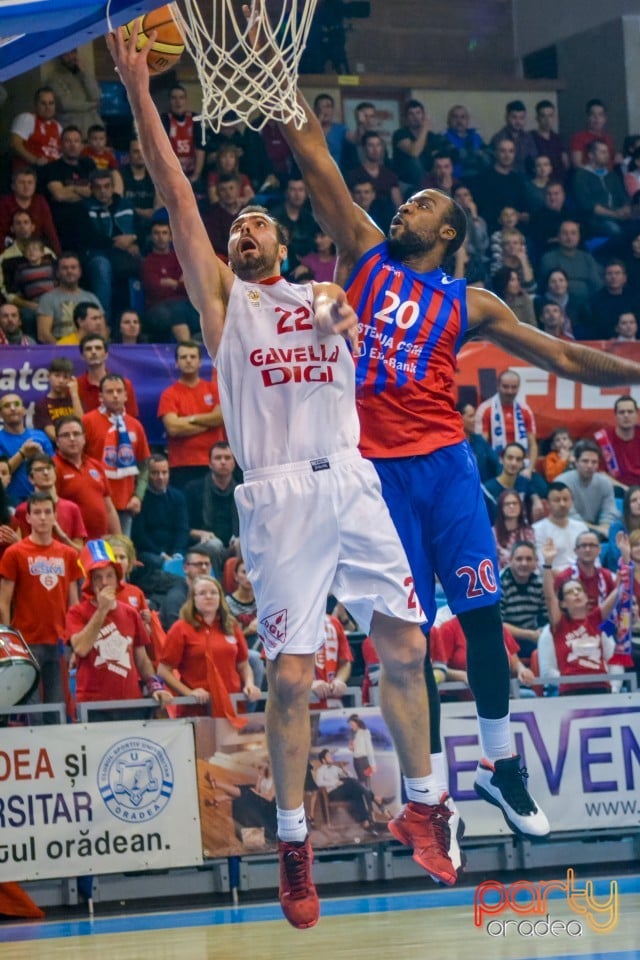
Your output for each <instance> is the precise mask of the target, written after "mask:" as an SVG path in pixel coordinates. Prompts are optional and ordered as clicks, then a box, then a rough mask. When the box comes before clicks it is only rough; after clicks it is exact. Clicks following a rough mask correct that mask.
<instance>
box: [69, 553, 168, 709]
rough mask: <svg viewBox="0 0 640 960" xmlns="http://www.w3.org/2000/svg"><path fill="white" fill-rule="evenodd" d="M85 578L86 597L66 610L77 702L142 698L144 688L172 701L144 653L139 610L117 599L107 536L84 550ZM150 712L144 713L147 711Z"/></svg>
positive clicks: (116, 573)
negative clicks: (74, 658)
mask: <svg viewBox="0 0 640 960" xmlns="http://www.w3.org/2000/svg"><path fill="white" fill-rule="evenodd" d="M81 563H82V568H83V570H84V573H85V576H86V580H85V584H84V588H83V598H82V600H81V601H80V603H78V604H76V605H75V606H73V607H72V608H71V609H70V610H69V612H68V614H67V633H68V636H69V644H70V645H71V648H72V649H73V652H74V653H75V655H76V657H77V674H76V699H77V701H78V703H85V702H87V701H92V700H93V701H100V700H137V699H139V698H140V699H141V691H140V681H141V680H142V681H143V682H144V684H145V692H146V695H147V696H148V697H151V698H152V699H153V700H155V701H156V702H157V703H159V704H163V703H165V702H167V701H168V700H170V699H172V698H171V695H170V694H169V693H168V692H167V691H166V690H165V689H164V686H163V684H162V682H161V681H160V679H159V678H158V677H156V676H154V673H153V665H152V663H151V660H150V659H149V656H148V654H147V651H146V644H147V643H148V639H149V637H148V633H147V630H146V627H145V625H144V623H143V622H142V619H141V617H140V614H139V613H138V612H137V610H135V609H134V607H132V606H130V605H129V604H128V603H123V602H121V601H120V600H118V598H117V597H118V588H119V584H120V581H121V580H122V570H121V568H120V565H119V564H118V563H117V562H116V560H115V557H114V555H113V551H112V550H111V548H110V546H109V545H108V544H107V543H106V542H105V541H103V540H91V541H90V542H89V543H88V544H87V546H86V547H85V548H84V550H83V551H82V555H81ZM145 713H146V712H145ZM139 718H140V711H138V710H136V709H134V710H133V711H128V710H126V711H122V710H104V711H103V710H101V711H94V712H93V713H92V714H91V719H92V720H129V719H131V720H133V719H139Z"/></svg>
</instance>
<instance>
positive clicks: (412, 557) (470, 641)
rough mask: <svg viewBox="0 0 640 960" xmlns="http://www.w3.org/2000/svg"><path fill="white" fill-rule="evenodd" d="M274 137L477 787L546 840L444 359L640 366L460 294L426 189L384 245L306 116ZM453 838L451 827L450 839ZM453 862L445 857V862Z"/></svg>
mask: <svg viewBox="0 0 640 960" xmlns="http://www.w3.org/2000/svg"><path fill="white" fill-rule="evenodd" d="M299 102H300V103H301V105H302V106H303V107H304V109H305V113H306V122H305V123H304V124H303V125H302V127H301V128H300V129H297V128H296V127H295V125H294V124H293V122H291V123H288V124H287V125H286V126H285V128H284V130H285V135H286V138H287V141H288V142H289V145H290V146H291V149H292V151H293V154H294V157H295V159H296V162H297V164H298V166H299V168H300V170H301V172H302V175H303V177H304V180H305V183H306V185H307V189H308V191H309V196H310V198H311V202H312V205H313V211H314V216H315V218H316V220H317V221H318V223H319V224H320V225H321V227H322V229H323V230H324V231H325V232H326V233H328V234H329V236H331V237H332V239H333V241H334V243H335V244H336V247H337V250H338V263H337V274H336V279H337V281H338V282H339V283H342V284H343V285H344V286H345V289H346V290H347V296H348V298H349V302H350V303H351V305H352V306H353V307H354V309H355V310H356V312H357V313H358V316H359V318H360V321H361V323H360V331H361V335H362V337H363V345H362V350H361V355H360V357H359V358H358V363H357V372H356V385H357V391H358V393H357V397H358V409H359V412H360V420H361V428H362V440H361V450H362V452H363V454H364V455H365V456H366V457H369V458H371V459H372V460H373V462H374V464H375V467H376V470H377V471H378V474H379V476H380V478H381V481H382V490H383V495H384V497H385V500H386V501H387V504H388V506H389V509H390V512H391V516H392V518H393V520H394V523H395V525H396V528H397V529H398V532H399V534H400V538H401V540H402V542H403V544H404V546H405V549H406V550H407V555H408V557H409V562H410V565H411V568H412V573H413V576H414V580H415V584H416V591H417V595H418V597H419V598H420V602H421V604H422V606H423V607H424V609H425V611H426V615H427V619H428V621H429V622H430V623H431V622H433V617H434V613H435V591H434V584H435V575H436V574H437V576H438V577H439V579H440V582H441V583H442V585H443V587H444V589H445V592H446V594H447V597H448V600H449V604H450V606H451V608H452V610H453V611H454V612H455V613H457V614H458V616H459V617H460V622H461V623H462V626H463V629H464V632H465V635H466V638H467V645H468V672H469V682H470V685H471V688H472V690H473V692H474V695H475V698H476V702H477V709H478V715H479V726H480V745H481V750H482V754H483V757H482V759H481V761H480V763H479V766H478V771H477V775H476V790H477V792H478V793H480V794H481V795H482V796H484V797H485V798H486V799H487V800H489V802H490V803H492V804H495V805H497V806H499V807H500V809H501V810H502V812H503V814H504V816H505V818H506V820H507V822H508V823H509V825H510V826H511V828H512V829H514V830H516V831H517V832H519V833H523V834H525V835H529V836H531V835H533V836H536V837H540V836H544V835H546V834H547V833H548V832H549V824H548V821H547V818H546V816H545V815H544V813H543V812H542V811H541V810H540V809H539V808H538V806H537V805H536V803H535V801H534V800H533V798H532V797H531V796H530V795H529V793H528V791H527V788H526V771H525V770H524V769H523V768H522V767H521V764H520V758H519V757H518V756H513V753H512V747H511V737H510V729H509V664H508V659H507V656H506V652H505V649H504V644H503V642H502V626H501V621H500V612H499V602H500V589H499V584H498V576H497V560H496V553H495V542H494V538H493V534H492V531H491V528H490V526H489V522H488V517H487V513H486V510H485V508H484V504H483V502H482V494H481V485H480V479H479V476H478V472H477V468H476V464H475V461H474V458H473V456H472V453H471V451H470V449H469V447H468V444H467V442H466V441H465V435H464V430H463V425H462V421H461V418H460V416H459V414H458V413H457V412H456V410H455V402H456V391H455V373H456V353H457V351H458V349H459V348H460V346H461V344H462V342H463V340H464V339H465V337H467V336H469V335H470V334H473V335H475V336H477V337H483V338H485V339H487V340H491V341H492V342H494V343H497V344H498V345H499V346H501V347H502V348H503V349H506V350H508V351H509V352H511V353H514V354H516V355H517V356H519V357H522V358H523V359H525V360H528V361H529V362H531V363H534V364H535V365H536V366H540V367H543V368H544V369H547V370H551V371H553V372H555V373H557V374H558V375H560V376H562V377H566V378H568V379H572V380H583V381H586V382H589V383H594V384H602V385H613V384H616V383H625V384H628V383H638V382H640V366H639V365H638V364H636V363H633V362H631V361H628V360H624V359H622V358H617V357H615V358H614V357H612V356H610V355H607V354H604V353H601V352H599V351H595V350H592V349H589V348H587V347H585V346H582V345H577V344H574V343H570V342H567V341H558V340H554V339H553V338H552V337H549V336H547V335H546V334H544V333H542V332H541V331H539V330H537V329H535V328H533V327H531V326H529V325H527V324H522V323H520V322H519V321H518V319H517V318H516V316H515V315H514V314H513V312H512V311H511V310H510V309H509V308H508V307H507V306H506V304H505V303H504V302H503V301H501V300H500V299H499V298H498V297H496V296H495V295H494V294H492V293H490V292H489V291H487V290H484V289H480V288H469V289H467V287H466V283H465V281H464V280H458V279H454V278H452V277H449V276H447V275H446V274H445V273H444V272H443V270H442V268H441V264H442V262H443V261H444V260H445V259H446V258H448V257H451V256H452V255H453V254H454V253H455V251H456V249H458V248H459V246H460V245H461V244H462V242H463V240H464V236H465V230H466V218H465V215H464V211H463V210H462V209H461V208H460V207H459V206H458V204H457V203H456V202H455V201H454V200H452V199H451V198H450V197H448V196H447V195H445V194H444V193H441V192H439V191H437V190H420V191H418V192H417V193H415V194H414V195H413V196H411V197H410V198H409V199H408V200H407V201H406V202H405V203H403V204H402V205H401V206H400V208H399V209H398V211H397V213H396V215H395V217H394V218H393V220H392V221H391V227H390V230H389V236H388V238H385V237H384V235H383V234H382V232H381V231H380V230H379V229H378V228H377V227H376V226H375V224H373V223H372V221H371V220H370V219H369V218H368V217H367V215H366V214H365V213H364V212H363V211H362V210H361V209H360V208H359V207H357V206H356V205H354V204H353V203H352V202H351V199H350V196H349V193H348V190H347V188H346V185H345V183H344V180H343V178H342V176H341V175H340V172H339V171H338V169H337V167H336V166H335V164H334V163H333V161H332V160H331V158H330V156H329V153H328V150H327V148H326V143H325V140H324V137H323V136H322V131H321V130H320V128H319V125H318V123H317V119H316V117H315V116H314V114H313V111H312V110H311V109H310V108H309V106H308V105H307V104H306V103H305V102H304V98H303V97H302V96H301V95H299ZM429 678H430V679H429V682H430V693H431V696H430V702H431V705H432V716H431V730H432V736H433V742H432V754H435V755H436V756H435V758H434V756H433V755H432V764H433V765H434V771H435V772H436V773H439V775H440V778H441V779H440V783H439V789H442V790H443V791H444V790H446V771H445V764H444V757H443V755H442V748H441V744H440V738H439V714H438V696H437V693H435V682H434V681H433V675H432V671H431V670H429ZM457 832H458V831H457V830H453V829H452V830H451V838H452V840H453V839H454V838H455V836H456V835H457ZM457 857H459V853H458V852H457V851H455V850H452V859H453V862H454V863H455V862H456V858H457Z"/></svg>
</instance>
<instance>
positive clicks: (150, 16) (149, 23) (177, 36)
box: [122, 6, 184, 74]
mask: <svg viewBox="0 0 640 960" xmlns="http://www.w3.org/2000/svg"><path fill="white" fill-rule="evenodd" d="M136 23H140V33H139V34H138V43H137V49H138V50H141V49H142V47H143V46H144V45H145V43H146V41H147V40H148V37H149V34H150V33H151V31H152V30H155V31H156V32H157V34H158V35H157V37H156V39H155V40H154V41H153V43H152V44H151V50H150V51H149V55H148V57H147V63H148V64H149V71H150V72H151V73H154V74H155V73H165V71H167V70H171V68H172V67H175V65H176V64H177V63H178V61H179V60H180V57H181V56H182V54H183V52H184V40H183V39H182V34H181V33H180V30H179V29H178V26H177V24H176V22H175V20H174V19H173V16H172V15H171V8H170V7H168V6H165V7H159V8H158V9H157V10H151V11H150V13H146V14H145V15H144V16H143V17H138V19H137V20H132V21H131V22H130V23H127V24H125V26H124V27H123V28H122V29H123V31H124V36H125V39H126V40H128V39H129V38H130V37H131V34H132V32H133V28H134V26H135V24H136Z"/></svg>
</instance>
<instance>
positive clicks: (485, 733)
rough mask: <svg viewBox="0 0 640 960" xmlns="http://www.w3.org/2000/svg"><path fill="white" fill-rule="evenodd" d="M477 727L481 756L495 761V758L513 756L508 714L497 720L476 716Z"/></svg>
mask: <svg viewBox="0 0 640 960" xmlns="http://www.w3.org/2000/svg"><path fill="white" fill-rule="evenodd" d="M478 728H479V732H480V749H481V750H482V756H483V757H486V759H487V760H490V761H491V763H495V761H496V760H507V759H509V757H512V756H513V750H512V748H511V728H510V723H509V714H507V715H506V717H500V718H499V719H498V720H488V719H487V718H486V717H478Z"/></svg>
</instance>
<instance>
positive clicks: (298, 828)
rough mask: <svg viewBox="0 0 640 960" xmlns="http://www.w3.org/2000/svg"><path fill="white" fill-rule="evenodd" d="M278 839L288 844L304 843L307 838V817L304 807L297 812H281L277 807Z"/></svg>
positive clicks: (300, 807)
mask: <svg viewBox="0 0 640 960" xmlns="http://www.w3.org/2000/svg"><path fill="white" fill-rule="evenodd" d="M276 809H277V817H278V837H279V838H280V839H281V840H287V841H288V842H289V843H296V842H298V843H304V841H305V839H306V836H307V816H306V814H305V812H304V806H303V805H302V804H300V806H299V807H298V809H297V810H281V809H280V807H277V808H276Z"/></svg>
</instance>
